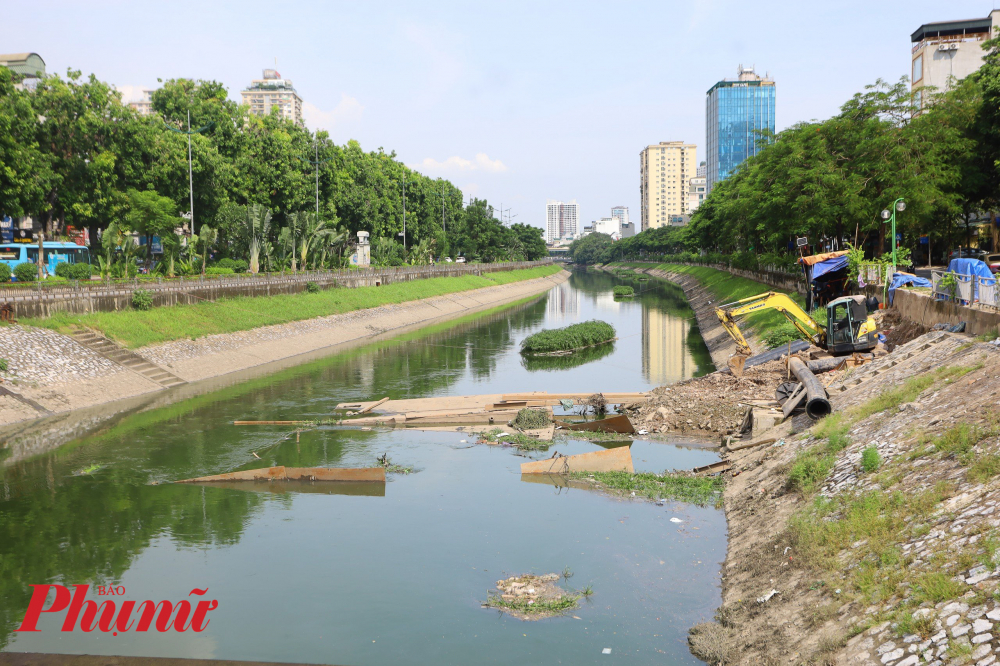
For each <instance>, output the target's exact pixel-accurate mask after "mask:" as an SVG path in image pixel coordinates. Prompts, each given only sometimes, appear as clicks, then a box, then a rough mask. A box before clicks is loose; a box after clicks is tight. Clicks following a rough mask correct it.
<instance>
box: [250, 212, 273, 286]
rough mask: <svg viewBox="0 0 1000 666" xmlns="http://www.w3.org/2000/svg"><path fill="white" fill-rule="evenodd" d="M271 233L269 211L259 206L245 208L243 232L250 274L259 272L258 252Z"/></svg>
mask: <svg viewBox="0 0 1000 666" xmlns="http://www.w3.org/2000/svg"><path fill="white" fill-rule="evenodd" d="M270 231H271V209H270V208H264V207H263V206H261V205H260V204H253V205H252V206H247V224H246V227H245V228H244V230H243V232H244V234H245V235H246V239H247V246H248V247H249V249H250V272H251V273H259V272H260V250H261V247H262V245H263V243H264V242H265V241H266V240H267V236H268V234H269V233H270Z"/></svg>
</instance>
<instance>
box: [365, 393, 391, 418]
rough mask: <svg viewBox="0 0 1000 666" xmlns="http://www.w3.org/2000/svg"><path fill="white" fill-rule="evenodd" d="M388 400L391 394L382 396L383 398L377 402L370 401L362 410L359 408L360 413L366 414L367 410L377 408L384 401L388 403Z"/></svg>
mask: <svg viewBox="0 0 1000 666" xmlns="http://www.w3.org/2000/svg"><path fill="white" fill-rule="evenodd" d="M386 402H389V396H386V397H384V398H382V399H381V400H379V401H377V402H373V403H370V404H368V405H365V406H364V407H362V408H361V409H360V410H358V414H365V413H367V412H370V411H372V410H373V409H375V408H376V407H378V406H379V405H381V404H383V403H386Z"/></svg>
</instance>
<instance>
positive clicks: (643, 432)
mask: <svg viewBox="0 0 1000 666" xmlns="http://www.w3.org/2000/svg"><path fill="white" fill-rule="evenodd" d="M636 434H637V435H648V434H649V431H648V430H640V431H639V432H637V433H636Z"/></svg>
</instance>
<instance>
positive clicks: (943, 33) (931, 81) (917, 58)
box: [910, 9, 1000, 112]
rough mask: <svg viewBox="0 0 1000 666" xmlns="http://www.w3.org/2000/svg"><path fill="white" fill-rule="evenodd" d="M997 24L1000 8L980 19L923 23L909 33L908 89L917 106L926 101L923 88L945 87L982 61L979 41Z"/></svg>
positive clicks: (970, 72) (943, 88) (975, 67)
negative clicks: (909, 69)
mask: <svg viewBox="0 0 1000 666" xmlns="http://www.w3.org/2000/svg"><path fill="white" fill-rule="evenodd" d="M998 25H1000V9H994V10H993V11H992V12H990V15H989V16H987V17H986V18H981V19H968V20H965V21H942V22H939V23H925V24H924V25H922V26H920V27H919V28H917V29H916V31H914V33H913V34H912V35H910V42H911V43H912V44H913V46H912V47H911V48H910V59H911V65H912V67H911V76H910V90H911V91H912V92H913V104H914V105H915V106H916V107H917V109H918V112H919V109H921V108H923V106H924V104H926V103H927V100H926V97H925V94H924V93H925V92H926V91H925V88H929V87H934V88H936V89H937V90H938V91H944V90H947V89H948V88H949V87H950V82H951V80H952V79H953V78H954V79H955V80H961V79H964V78H965V77H967V76H968V75H969V74H972V73H973V72H975V71H976V70H977V69H979V67H980V66H981V65H982V64H983V56H984V55H985V54H986V52H985V51H983V49H982V44H983V42H984V41H986V40H987V39H990V38H991V36H992V35H993V34H994V30H995V29H996V28H997V26H998Z"/></svg>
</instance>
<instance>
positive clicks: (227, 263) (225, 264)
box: [215, 257, 236, 270]
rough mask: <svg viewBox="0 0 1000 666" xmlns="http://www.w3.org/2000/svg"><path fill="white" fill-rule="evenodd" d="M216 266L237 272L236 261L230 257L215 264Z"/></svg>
mask: <svg viewBox="0 0 1000 666" xmlns="http://www.w3.org/2000/svg"><path fill="white" fill-rule="evenodd" d="M215 265H216V266H218V267H219V268H232V269H233V270H236V261H234V260H233V259H230V258H229V257H226V258H225V259H219V260H218V261H217V262H215Z"/></svg>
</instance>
